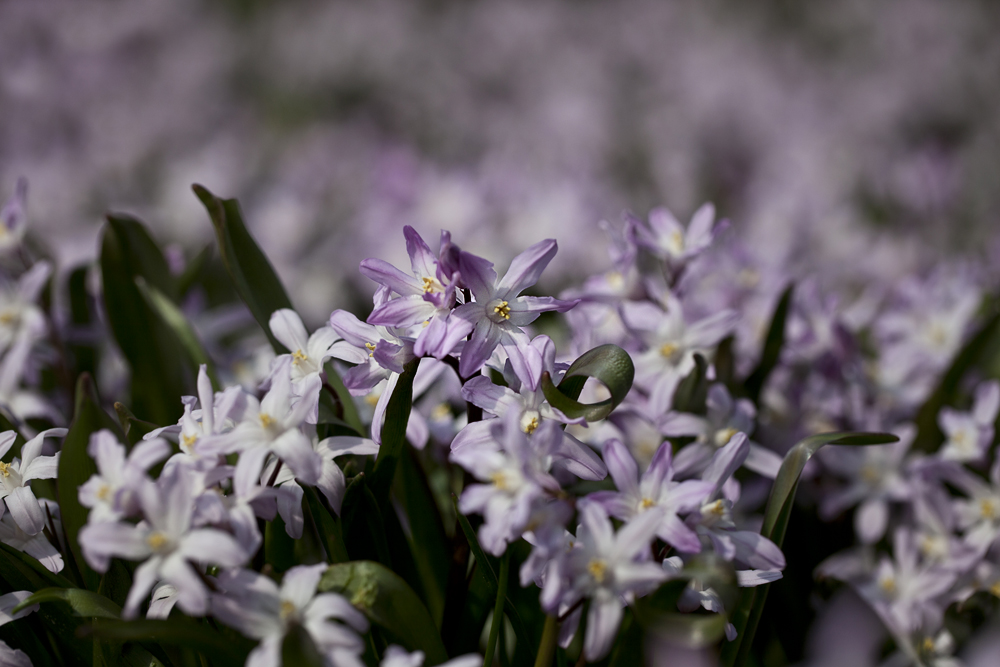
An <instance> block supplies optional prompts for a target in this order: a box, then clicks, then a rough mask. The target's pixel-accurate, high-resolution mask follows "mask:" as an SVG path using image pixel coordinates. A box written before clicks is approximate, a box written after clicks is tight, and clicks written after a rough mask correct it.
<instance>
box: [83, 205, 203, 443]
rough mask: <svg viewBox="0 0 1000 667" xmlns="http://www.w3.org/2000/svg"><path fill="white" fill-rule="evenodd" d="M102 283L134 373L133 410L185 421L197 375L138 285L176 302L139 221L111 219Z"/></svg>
mask: <svg viewBox="0 0 1000 667" xmlns="http://www.w3.org/2000/svg"><path fill="white" fill-rule="evenodd" d="M101 277H102V282H103V289H104V306H105V312H106V313H107V318H108V324H109V325H110V328H111V332H112V333H113V334H114V337H115V341H116V342H117V343H118V347H119V348H120V349H121V351H122V354H123V355H124V356H125V358H126V359H127V360H128V362H129V366H130V368H131V370H132V381H131V382H132V407H133V408H134V409H135V410H136V412H138V413H139V414H140V415H142V416H143V418H144V419H149V420H150V421H152V422H154V423H157V424H172V423H174V422H176V421H177V419H178V418H179V417H180V415H181V412H182V405H181V402H180V400H178V399H179V397H180V396H181V395H182V394H187V393H190V392H189V391H188V389H189V388H190V387H192V386H193V385H194V382H193V378H194V373H193V372H192V371H193V370H196V369H192V368H191V367H188V366H185V365H184V364H178V363H177V360H178V358H179V357H180V356H181V349H180V344H179V343H178V341H177V340H176V339H175V338H174V336H173V333H172V332H171V331H170V330H169V329H168V328H166V327H164V326H163V324H162V323H161V322H160V320H159V317H158V316H157V315H156V314H155V313H154V312H153V311H152V310H151V309H150V307H149V306H148V305H147V304H146V301H145V299H143V297H142V294H141V293H140V292H139V289H138V288H137V287H136V285H135V279H136V278H137V277H141V278H143V279H144V280H145V281H146V282H147V283H148V284H149V285H150V286H152V287H154V288H155V289H157V290H158V291H160V292H161V293H163V294H166V295H167V296H168V297H169V298H171V299H172V298H175V296H176V287H175V285H174V282H173V278H172V277H171V276H170V272H169V270H168V268H167V262H166V259H165V258H164V257H163V253H162V252H160V249H159V248H158V247H157V245H156V243H155V242H154V241H153V239H152V237H150V235H149V233H148V232H147V231H146V228H145V227H144V226H143V225H142V223H140V222H139V221H138V220H135V219H133V218H129V217H127V216H119V215H109V216H108V225H107V226H106V227H105V229H104V236H103V239H102V242H101Z"/></svg>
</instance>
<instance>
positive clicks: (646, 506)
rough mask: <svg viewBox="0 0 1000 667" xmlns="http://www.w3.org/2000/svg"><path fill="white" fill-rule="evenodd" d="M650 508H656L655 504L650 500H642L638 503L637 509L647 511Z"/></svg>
mask: <svg viewBox="0 0 1000 667" xmlns="http://www.w3.org/2000/svg"><path fill="white" fill-rule="evenodd" d="M650 507H656V502H655V501H654V500H653V499H652V498H643V499H642V502H641V503H639V509H643V510H648V509H649V508H650Z"/></svg>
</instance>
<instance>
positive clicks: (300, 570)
mask: <svg viewBox="0 0 1000 667" xmlns="http://www.w3.org/2000/svg"><path fill="white" fill-rule="evenodd" d="M326 568H327V565H326V564H325V563H320V564H318V565H300V566H297V567H293V568H291V569H290V570H288V571H287V572H286V573H285V576H284V578H283V579H282V581H281V587H280V588H279V587H278V585H277V584H276V583H274V581H273V580H271V579H269V578H268V577H265V576H263V575H260V574H257V573H256V572H252V571H249V570H231V571H227V572H223V573H222V574H221V575H220V576H219V578H218V582H219V583H218V585H219V587H220V588H221V589H222V590H223V591H224V592H223V593H213V594H212V615H213V616H214V617H215V618H217V619H219V620H220V621H222V622H223V623H225V624H226V625H229V626H232V627H234V628H236V629H237V630H239V631H240V632H242V633H243V634H245V635H247V636H248V637H252V638H253V639H258V640H260V644H259V645H258V646H257V648H255V649H254V650H253V651H252V652H251V653H250V655H249V656H248V657H247V662H246V665H247V667H278V666H279V665H281V664H282V662H281V643H282V640H283V639H284V637H285V634H286V633H287V632H288V629H289V628H290V627H291V625H292V624H293V623H298V624H300V625H301V626H302V627H303V628H305V630H306V632H308V633H309V636H310V637H312V640H313V642H315V644H316V647H317V648H318V649H319V650H320V652H321V653H322V654H323V655H324V656H325V657H326V658H327V659H328V660H329V661H330V662H331V664H334V665H345V666H346V665H357V666H358V667H361V665H363V664H364V663H363V662H362V661H361V657H360V656H361V653H362V651H363V650H364V643H363V642H362V640H361V637H360V636H359V635H358V633H363V632H366V631H367V630H368V621H367V620H366V619H365V617H364V616H363V615H362V614H361V612H359V611H358V610H357V609H355V608H354V607H353V606H351V603H350V602H348V601H347V600H346V599H345V598H344V597H343V596H341V595H338V594H336V593H321V594H319V595H317V594H316V587H317V586H318V585H319V581H320V577H322V576H323V572H324V571H325V570H326ZM331 619H337V620H339V621H343V622H344V624H341V623H335V622H332V621H331ZM289 667H292V666H289Z"/></svg>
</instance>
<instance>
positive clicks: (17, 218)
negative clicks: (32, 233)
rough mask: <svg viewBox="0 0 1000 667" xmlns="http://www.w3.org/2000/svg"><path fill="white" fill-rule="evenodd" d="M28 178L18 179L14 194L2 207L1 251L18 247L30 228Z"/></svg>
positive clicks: (0, 218)
mask: <svg viewBox="0 0 1000 667" xmlns="http://www.w3.org/2000/svg"><path fill="white" fill-rule="evenodd" d="M27 206H28V179H26V178H24V177H23V176H22V177H21V178H19V179H17V185H16V186H15V187H14V196H13V197H11V198H10V199H8V200H7V202H6V203H5V204H4V205H3V208H2V209H0V251H8V250H11V249H14V248H16V247H18V246H19V245H20V244H21V240H22V239H23V238H24V233H25V232H26V231H27V229H28V213H27Z"/></svg>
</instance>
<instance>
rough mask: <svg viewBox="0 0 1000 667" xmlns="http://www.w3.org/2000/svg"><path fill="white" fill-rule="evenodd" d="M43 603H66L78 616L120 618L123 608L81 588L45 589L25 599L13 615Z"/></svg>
mask: <svg viewBox="0 0 1000 667" xmlns="http://www.w3.org/2000/svg"><path fill="white" fill-rule="evenodd" d="M42 602H65V603H66V604H68V605H69V606H70V608H72V609H73V611H74V612H75V613H76V615H77V616H84V617H98V618H114V619H117V618H120V617H121V613H122V608H121V607H119V606H118V605H117V604H115V603H114V602H112V601H111V600H109V599H107V598H106V597H104V596H103V595H98V594H97V593H92V592H90V591H85V590H82V589H80V588H43V589H42V590H40V591H37V592H35V593H33V594H32V595H30V596H28V597H27V598H25V599H24V600H23V601H22V602H21V603H20V604H19V605H17V606H16V607H14V609H12V610H11V614H16V613H17V612H19V611H21V610H22V609H25V608H26V607H30V606H31V605H33V604H39V603H42Z"/></svg>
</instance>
